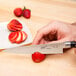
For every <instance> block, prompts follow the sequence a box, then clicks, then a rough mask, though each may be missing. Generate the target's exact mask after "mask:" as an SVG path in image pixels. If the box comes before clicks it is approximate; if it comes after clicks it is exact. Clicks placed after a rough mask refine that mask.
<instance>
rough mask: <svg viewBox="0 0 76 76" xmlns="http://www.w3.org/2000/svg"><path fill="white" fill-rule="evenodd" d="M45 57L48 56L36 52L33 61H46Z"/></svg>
mask: <svg viewBox="0 0 76 76" xmlns="http://www.w3.org/2000/svg"><path fill="white" fill-rule="evenodd" d="M45 56H46V55H45V54H41V53H39V52H35V53H34V54H32V60H33V61H34V62H36V63H39V62H41V61H43V60H44V59H45Z"/></svg>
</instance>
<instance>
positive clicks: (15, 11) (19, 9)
mask: <svg viewBox="0 0 76 76" xmlns="http://www.w3.org/2000/svg"><path fill="white" fill-rule="evenodd" d="M22 12H23V10H22V9H21V8H16V9H14V14H15V16H17V17H20V16H22Z"/></svg>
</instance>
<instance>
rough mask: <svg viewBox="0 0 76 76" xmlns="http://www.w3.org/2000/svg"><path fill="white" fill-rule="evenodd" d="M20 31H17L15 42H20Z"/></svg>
mask: <svg viewBox="0 0 76 76" xmlns="http://www.w3.org/2000/svg"><path fill="white" fill-rule="evenodd" d="M21 38H22V37H21V32H20V31H18V37H17V39H16V40H15V43H21V42H22V41H21Z"/></svg>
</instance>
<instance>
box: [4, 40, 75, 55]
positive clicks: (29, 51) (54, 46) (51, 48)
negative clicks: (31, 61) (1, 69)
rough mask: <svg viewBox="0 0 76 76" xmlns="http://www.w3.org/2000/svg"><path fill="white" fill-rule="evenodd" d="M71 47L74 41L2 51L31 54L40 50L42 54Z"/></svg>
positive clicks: (55, 52)
mask: <svg viewBox="0 0 76 76" xmlns="http://www.w3.org/2000/svg"><path fill="white" fill-rule="evenodd" d="M72 47H76V42H75V41H68V42H62V43H51V44H40V45H30V46H20V47H14V48H8V49H6V50H3V52H9V53H16V54H33V53H34V52H40V53H42V54H58V53H63V48H72Z"/></svg>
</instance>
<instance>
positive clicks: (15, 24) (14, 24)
mask: <svg viewBox="0 0 76 76" xmlns="http://www.w3.org/2000/svg"><path fill="white" fill-rule="evenodd" d="M7 28H8V29H9V30H10V31H20V30H22V28H23V27H22V24H21V23H20V22H19V21H18V20H16V19H13V20H11V21H10V22H9V23H8V25H7Z"/></svg>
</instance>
